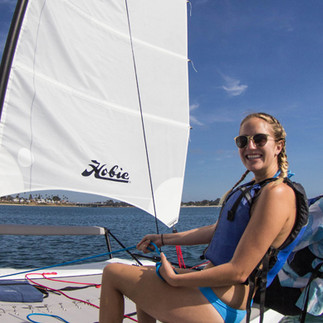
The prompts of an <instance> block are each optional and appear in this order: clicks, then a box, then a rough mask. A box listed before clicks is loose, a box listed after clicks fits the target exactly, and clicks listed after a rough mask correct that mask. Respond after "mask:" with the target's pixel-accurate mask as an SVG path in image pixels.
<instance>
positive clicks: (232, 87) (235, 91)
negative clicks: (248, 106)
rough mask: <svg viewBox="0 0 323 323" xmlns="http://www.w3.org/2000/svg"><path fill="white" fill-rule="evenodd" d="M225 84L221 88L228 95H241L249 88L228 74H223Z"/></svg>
mask: <svg viewBox="0 0 323 323" xmlns="http://www.w3.org/2000/svg"><path fill="white" fill-rule="evenodd" d="M222 77H223V79H224V81H225V84H224V85H222V86H221V88H222V89H223V90H224V91H226V92H227V94H228V95H230V96H238V95H241V94H242V93H244V92H245V91H246V90H247V88H248V85H245V84H241V81H239V80H236V79H234V78H231V77H229V76H226V75H222Z"/></svg>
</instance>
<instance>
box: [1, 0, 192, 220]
mask: <svg viewBox="0 0 323 323" xmlns="http://www.w3.org/2000/svg"><path fill="white" fill-rule="evenodd" d="M186 19H187V17H186V0H153V1H152V0H131V1H129V0H128V1H125V0H109V1H92V0H30V1H29V3H28V7H27V10H26V13H25V16H24V20H23V23H22V28H21V31H20V34H19V39H18V43H17V46H16V50H15V54H14V59H13V63H12V68H11V71H10V76H9V80H8V84H7V91H6V94H5V100H4V104H3V107H2V114H1V124H0V180H1V182H0V196H3V195H8V194H13V193H18V192H27V191H35V190H47V189H63V190H72V191H78V192H86V193H93V194H99V195H103V196H107V197H110V198H113V199H117V200H121V201H125V202H128V203H130V204H132V205H134V206H137V207H139V208H141V209H143V210H145V211H147V212H148V213H151V214H153V215H156V217H157V218H158V219H159V220H160V221H162V222H163V223H165V224H166V225H168V226H171V225H172V224H174V223H176V222H177V219H178V214H179V208H180V202H181V195H182V187H183V178H184V171H185V161H186V153H187V143H188V136H189V115H188V114H189V109H188V106H189V102H188V75H187V74H188V72H187V24H186ZM155 213H156V214H155Z"/></svg>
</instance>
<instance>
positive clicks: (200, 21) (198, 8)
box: [0, 0, 323, 201]
mask: <svg viewBox="0 0 323 323" xmlns="http://www.w3.org/2000/svg"><path fill="white" fill-rule="evenodd" d="M191 4H192V6H191V9H190V7H189V10H191V15H189V17H188V29H189V33H188V35H189V58H190V59H191V60H192V61H193V63H194V66H195V68H196V70H197V72H196V71H194V69H193V68H192V65H189V73H190V110H191V125H192V127H193V129H192V130H191V138H190V143H189V151H188V159H187V169H186V175H185V183H184V191H183V201H189V200H193V201H197V200H203V199H216V198H217V197H220V196H221V195H222V194H223V193H224V192H225V191H226V190H228V189H229V188H230V187H231V186H232V185H233V184H234V183H235V182H236V181H237V180H238V179H239V178H240V176H241V174H242V173H243V172H244V167H243V165H242V163H241V161H240V158H239V155H238V151H237V149H236V147H235V144H234V141H233V138H234V137H235V136H236V135H237V134H238V131H239V124H240V121H241V119H242V118H243V117H244V116H245V115H247V114H248V113H250V112H258V111H262V112H267V113H270V114H272V115H274V116H275V117H277V118H278V119H279V120H280V122H281V123H282V124H283V125H284V127H285V130H286V132H287V155H288V160H289V163H290V169H291V170H292V171H293V172H294V173H295V174H296V176H295V177H294V180H295V181H298V182H301V183H302V184H303V185H304V187H305V189H306V191H307V193H308V196H309V197H312V196H315V195H318V194H323V172H322V165H323V139H322V137H323V136H322V134H323V113H322V111H323V59H322V57H323V1H321V0H298V1H295V0H284V1H281V0H271V1H259V0H249V1H241V0H221V1H218V0H191ZM14 6H15V1H9V0H8V1H6V0H0V53H1V52H2V50H3V47H4V42H5V39H6V34H7V31H8V28H9V23H10V19H11V15H12V12H13V9H14ZM93 199H94V200H98V198H97V197H92V198H90V197H88V196H85V195H83V194H82V195H77V196H76V195H72V196H71V200H93ZM104 199H105V198H104Z"/></svg>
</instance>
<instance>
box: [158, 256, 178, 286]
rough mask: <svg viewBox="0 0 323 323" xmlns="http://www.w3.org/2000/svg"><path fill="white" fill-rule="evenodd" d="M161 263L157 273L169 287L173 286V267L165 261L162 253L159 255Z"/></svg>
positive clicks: (174, 275) (174, 278)
mask: <svg viewBox="0 0 323 323" xmlns="http://www.w3.org/2000/svg"><path fill="white" fill-rule="evenodd" d="M160 258H161V263H162V265H161V266H160V269H159V273H160V275H161V276H162V277H163V278H164V280H165V281H166V282H167V283H168V284H169V285H171V286H176V285H175V280H176V273H175V272H174V267H173V266H172V265H171V263H170V262H169V261H168V260H167V258H166V256H165V254H164V253H163V252H161V253H160Z"/></svg>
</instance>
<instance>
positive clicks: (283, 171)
mask: <svg viewBox="0 0 323 323" xmlns="http://www.w3.org/2000/svg"><path fill="white" fill-rule="evenodd" d="M251 118H259V119H262V120H264V121H266V122H267V123H269V124H270V125H271V126H272V130H273V133H274V138H275V140H276V141H283V148H282V150H281V152H280V153H279V155H278V156H277V161H278V168H279V170H280V174H279V177H281V178H285V177H287V172H288V161H287V154H286V132H285V129H284V128H283V126H282V125H281V124H280V122H279V121H278V120H277V119H276V118H275V117H273V116H271V115H270V114H267V113H264V112H259V113H252V114H249V115H248V116H246V117H245V118H244V119H243V120H242V122H241V124H240V127H241V126H242V124H243V123H244V122H245V121H246V120H248V119H251Z"/></svg>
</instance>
